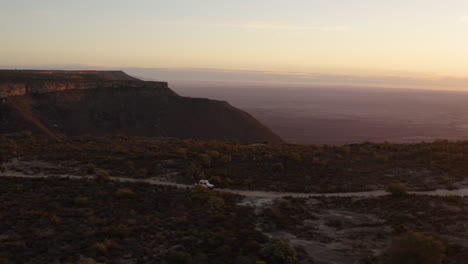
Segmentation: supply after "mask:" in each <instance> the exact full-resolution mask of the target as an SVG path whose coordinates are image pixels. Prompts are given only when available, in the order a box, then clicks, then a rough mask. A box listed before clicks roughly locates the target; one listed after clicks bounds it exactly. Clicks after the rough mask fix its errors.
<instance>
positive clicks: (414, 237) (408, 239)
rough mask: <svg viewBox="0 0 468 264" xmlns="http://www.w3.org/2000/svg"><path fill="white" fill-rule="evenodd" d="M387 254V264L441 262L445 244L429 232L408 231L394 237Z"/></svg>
mask: <svg viewBox="0 0 468 264" xmlns="http://www.w3.org/2000/svg"><path fill="white" fill-rule="evenodd" d="M387 254H388V259H387V262H386V263H387V264H440V263H442V261H443V259H444V258H445V246H444V244H443V243H442V242H441V241H440V240H438V239H436V238H434V237H432V236H431V235H429V234H427V233H419V232H412V231H408V232H406V233H405V234H403V235H401V236H399V237H396V238H394V239H393V242H392V245H391V246H390V248H389V249H388V251H387Z"/></svg>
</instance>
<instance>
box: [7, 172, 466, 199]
mask: <svg viewBox="0 0 468 264" xmlns="http://www.w3.org/2000/svg"><path fill="white" fill-rule="evenodd" d="M0 177H16V178H28V179H45V178H63V179H91V178H92V177H90V176H75V175H53V176H47V175H25V174H20V173H11V172H8V173H0ZM110 179H111V180H112V181H120V182H136V183H148V184H151V185H163V186H172V187H177V188H181V189H186V188H192V187H193V185H186V184H179V183H174V182H167V181H160V180H155V179H132V178H121V177H110ZM216 191H218V192H224V193H232V194H238V195H241V196H245V197H252V198H270V199H276V198H282V197H286V196H290V197H297V198H309V197H376V196H384V195H387V194H388V193H387V192H385V191H384V190H378V191H368V192H341V193H289V192H267V191H247V190H233V189H216ZM409 193H410V194H416V195H430V196H449V195H453V196H465V197H466V196H468V188H464V189H457V190H436V191H425V192H409Z"/></svg>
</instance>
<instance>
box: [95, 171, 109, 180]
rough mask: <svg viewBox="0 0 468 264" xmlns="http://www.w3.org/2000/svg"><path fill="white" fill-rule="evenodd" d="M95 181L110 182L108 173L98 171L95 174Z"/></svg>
mask: <svg viewBox="0 0 468 264" xmlns="http://www.w3.org/2000/svg"><path fill="white" fill-rule="evenodd" d="M95 178H96V181H98V182H108V181H110V175H109V172H107V171H106V170H102V169H98V170H97V172H96V177H95Z"/></svg>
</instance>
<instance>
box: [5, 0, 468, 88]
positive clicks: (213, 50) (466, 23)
mask: <svg viewBox="0 0 468 264" xmlns="http://www.w3.org/2000/svg"><path fill="white" fill-rule="evenodd" d="M0 64H1V65H2V66H4V67H5V66H9V67H26V66H28V67H31V66H44V65H46V66H47V65H49V66H50V65H52V66H53V65H78V64H82V65H95V66H103V67H110V68H122V67H143V68H205V69H226V70H247V71H273V72H275V71H278V72H282V73H283V74H284V73H286V74H288V73H297V72H300V73H315V74H331V75H359V76H372V77H375V76H387V77H388V76H398V77H405V78H407V77H415V78H423V79H425V80H430V79H431V78H440V77H443V78H446V77H457V78H468V70H467V69H468V1H467V0H235V1H233V0H167V1H159V0H79V1H76V0H14V1H13V0H0ZM466 83H467V84H468V82H466ZM467 87H468V85H467Z"/></svg>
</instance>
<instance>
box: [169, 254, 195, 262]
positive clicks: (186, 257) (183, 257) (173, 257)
mask: <svg viewBox="0 0 468 264" xmlns="http://www.w3.org/2000/svg"><path fill="white" fill-rule="evenodd" d="M191 259H192V257H191V256H190V254H189V253H187V252H183V251H170V252H169V253H168V254H167V255H166V261H167V262H168V263H176V264H185V263H189V262H190V260H191Z"/></svg>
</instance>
